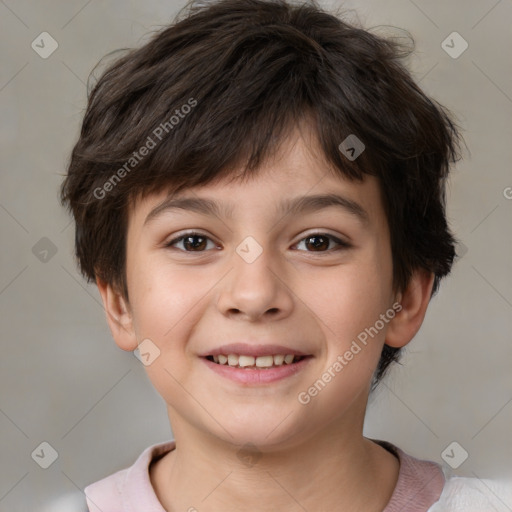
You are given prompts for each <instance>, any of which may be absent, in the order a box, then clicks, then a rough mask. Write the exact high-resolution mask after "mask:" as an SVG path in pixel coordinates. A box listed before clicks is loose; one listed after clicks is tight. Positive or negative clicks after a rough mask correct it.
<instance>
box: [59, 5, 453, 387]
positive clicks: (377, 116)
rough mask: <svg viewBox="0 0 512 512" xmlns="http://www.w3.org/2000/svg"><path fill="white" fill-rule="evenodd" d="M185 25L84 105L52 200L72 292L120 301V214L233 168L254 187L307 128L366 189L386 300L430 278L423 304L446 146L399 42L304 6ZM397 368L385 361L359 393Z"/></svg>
mask: <svg viewBox="0 0 512 512" xmlns="http://www.w3.org/2000/svg"><path fill="white" fill-rule="evenodd" d="M185 11H186V16H185V17H182V19H180V16H182V13H183V12H184V11H182V12H181V13H180V15H179V16H178V17H177V18H176V19H175V20H174V22H173V23H172V24H171V25H169V26H166V27H164V29H162V30H161V31H158V32H157V33H156V34H154V35H153V37H152V38H151V39H150V40H149V41H148V42H147V43H146V44H144V45H143V46H142V47H140V48H138V49H133V50H130V51H128V53H127V54H125V55H123V56H122V57H120V58H118V59H117V60H116V61H115V62H114V63H112V64H111V65H110V66H109V67H108V68H107V69H106V71H104V73H103V74H102V76H101V77H100V78H99V80H98V81H97V83H96V84H95V85H94V87H93V88H92V89H91V90H90V92H89V95H88V105H87V110H86V113H85V116H84V119H83V124H82V127H81V133H80V137H79V140H78V141H77V143H76V145H75V146H74V148H73V151H72V154H71V158H70V162H69V166H68V169H67V176H66V178H65V180H64V182H63V183H62V187H61V201H62V204H63V205H65V204H67V206H68V209H69V210H70V211H71V212H72V213H73V216H74V219H75V222H76V232H75V254H76V257H77V259H78V263H79V266H80V270H81V272H82V274H83V275H84V277H85V278H86V279H87V280H88V281H89V282H90V281H93V280H95V278H96V277H100V278H101V279H102V280H103V281H105V282H107V283H110V284H112V285H114V286H115V287H116V288H117V289H118V290H119V291H120V292H121V293H122V294H123V296H124V297H125V299H126V300H128V290H127V286H126V268H125V262H126V231H127V220H128V209H129V206H130V205H131V204H133V201H134V200H136V199H137V198H141V197H144V196H146V195H147V194H149V193H151V192H155V191H161V190H163V189H169V190H173V191H174V192H176V193H177V192H179V191H180V190H183V189H186V188H188V187H193V186H197V185H205V184H207V183H210V182H212V181H213V180H214V179H219V178H221V177H224V176H229V175H230V174H231V173H232V170H233V169H235V168H237V167H238V166H242V165H243V166H244V172H246V173H250V172H254V171H255V170H257V169H258V167H259V166H260V165H261V164H262V163H263V162H264V160H265V159H266V158H268V157H269V156H270V155H271V154H272V152H273V151H275V150H276V148H277V147H278V145H277V142H278V141H282V140H283V138H284V137H285V135H286V134H287V133H289V130H290V129H291V128H292V127H294V126H296V125H298V124H299V123H300V122H301V121H302V120H304V119H306V118H307V119H308V120H309V124H310V126H311V128H312V130H313V131H314V133H315V134H316V136H317V137H318V141H319V143H320V146H321V149H322V151H323V154H324V155H325V157H326V160H327V161H328V162H329V163H330V164H332V165H333V168H334V169H336V170H337V171H339V174H340V175H341V176H343V177H346V178H348V179H354V180H362V179H364V176H365V175H366V174H368V175H374V176H376V177H377V178H378V181H379V184H380V187H381V194H382V198H383V203H384V207H385V211H386V215H387V220H388V224H389V227H390V237H391V249H392V255H393V283H394V287H395V289H396V290H403V289H404V288H405V287H406V285H407V284H408V282H409V279H410V277H411V275H412V271H413V270H414V269H417V268H423V269H426V270H428V271H430V272H433V273H434V275H435V278H434V287H433V291H432V295H433V294H434V293H435V292H436V291H437V289H438V286H439V281H440V279H441V278H442V277H444V276H445V275H447V274H448V273H449V272H450V269H451V266H452V262H453V259H454V256H455V242H456V240H455V239H454V237H453V235H452V234H451V233H450V230H449V228H448V226H447V221H446V217H445V190H444V188H445V181H446V178H447V176H448V172H449V166H450V164H451V163H452V162H455V161H456V160H458V159H459V155H458V149H459V144H458V142H459V137H460V136H459V133H458V129H457V127H456V125H455V123H454V122H453V120H452V119H451V114H450V113H449V111H448V110H447V109H445V108H444V107H443V106H441V105H439V104H438V103H437V102H436V101H435V100H432V99H429V98H428V97H427V96H426V95H425V94H424V93H423V92H422V90H421V89H420V88H419V87H418V85H417V84H416V83H415V82H414V80H413V79H412V78H411V76H410V74H409V72H408V71H407V69H406V67H405V65H404V64H403V63H402V59H403V58H405V57H406V56H408V55H409V54H410V53H411V52H412V48H413V44H412V43H413V40H412V38H410V36H409V41H411V44H410V45H409V46H404V45H403V43H400V42H399V41H398V40H396V39H392V38H385V37H383V36H377V35H375V34H372V33H370V32H369V31H367V30H364V29H362V28H360V27H358V26H356V25H355V24H353V23H352V24H351V23H348V22H347V21H344V20H343V19H342V18H341V17H339V16H336V15H333V14H330V13H327V12H326V11H325V10H323V9H322V8H320V7H319V6H318V5H317V4H316V3H315V0H310V1H308V2H307V3H304V4H300V5H299V4H292V3H290V2H287V1H285V0H220V1H217V2H209V3H208V2H202V3H199V5H198V4H197V3H191V4H190V5H187V6H186V8H185ZM185 106H187V108H185ZM158 128H159V129H158ZM164 132H165V133H164ZM157 134H158V135H159V136H160V138H159V140H157V139H158V137H157ZM349 135H356V136H357V138H358V139H359V140H361V141H362V142H363V144H364V145H365V150H364V151H363V152H362V153H361V154H360V156H359V157H358V158H356V159H353V160H352V159H349V158H347V156H346V154H343V152H342V151H340V143H341V142H342V141H344V140H345V139H346V138H347V137H348V136H349ZM150 139H151V141H152V142H153V145H151V144H150ZM150 145H151V146H152V147H151V148H150V151H145V152H144V153H145V156H144V157H143V158H136V159H135V156H134V155H135V153H134V152H136V153H137V154H138V156H139V157H140V154H139V152H138V151H137V150H140V152H142V147H144V146H146V148H149V146H150ZM134 159H135V160H136V161H135V160H134ZM132 164H133V165H132ZM122 169H124V171H123V170H122ZM132 169H133V170H132ZM399 353H400V350H399V349H396V348H393V347H389V346H387V345H384V350H383V352H382V355H381V359H380V362H379V365H378V368H377V370H376V373H375V376H374V386H375V385H376V384H377V382H378V381H379V380H380V379H381V378H382V376H383V374H384V372H385V370H386V368H387V367H388V365H389V364H390V363H391V362H392V361H398V358H399ZM372 389H373V387H372Z"/></svg>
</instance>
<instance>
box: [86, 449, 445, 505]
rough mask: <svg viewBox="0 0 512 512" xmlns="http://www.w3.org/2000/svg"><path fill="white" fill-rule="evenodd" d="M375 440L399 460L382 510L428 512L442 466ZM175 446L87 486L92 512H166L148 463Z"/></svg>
mask: <svg viewBox="0 0 512 512" xmlns="http://www.w3.org/2000/svg"><path fill="white" fill-rule="evenodd" d="M374 441H375V442H377V443H379V444H380V445H381V446H383V447H384V448H386V449H387V450H388V451H391V452H392V453H393V452H394V454H395V455H396V456H398V458H399V461H400V471H399V474H398V481H397V484H396V487H395V490H394V492H393V495H392V496H391V499H390V501H389V503H388V504H387V506H386V508H385V509H384V511H383V512H404V511H405V510H406V511H407V512H427V511H428V510H429V509H430V507H431V506H432V505H433V504H434V503H436V502H438V500H439V498H440V496H441V493H442V492H443V488H444V486H445V476H444V473H443V470H442V468H441V466H440V465H439V464H437V463H435V462H430V461H426V460H420V459H416V458H414V457H412V456H410V455H407V454H406V453H404V452H403V451H402V450H401V449H400V448H397V447H396V446H394V445H393V444H391V443H388V442H386V441H378V440H374ZM175 446H176V445H175V441H168V442H165V443H160V444H154V445H152V446H149V447H148V448H146V449H145V450H144V451H143V452H142V453H141V454H140V456H139V457H138V459H137V460H136V461H135V463H134V464H133V465H132V466H130V467H129V468H125V469H122V470H120V471H118V472H116V473H113V474H112V475H110V476H107V477H105V478H103V479H102V480H99V481H97V482H95V483H93V484H91V485H89V486H87V487H86V488H85V489H84V491H85V494H86V498H87V505H88V506H89V510H90V512H166V511H165V509H164V508H163V506H162V504H161V503H160V501H159V500H158V498H157V496H156V494H155V491H154V489H153V487H152V485H151V480H150V477H149V465H150V463H151V461H152V460H153V459H155V458H158V457H160V456H163V455H165V454H166V453H168V452H169V451H171V450H173V449H174V448H175ZM443 510H444V509H443ZM446 510H449V509H446Z"/></svg>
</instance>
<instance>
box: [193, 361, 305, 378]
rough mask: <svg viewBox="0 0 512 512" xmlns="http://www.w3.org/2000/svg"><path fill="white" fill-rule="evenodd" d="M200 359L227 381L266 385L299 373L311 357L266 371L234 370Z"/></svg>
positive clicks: (233, 368)
mask: <svg viewBox="0 0 512 512" xmlns="http://www.w3.org/2000/svg"><path fill="white" fill-rule="evenodd" d="M201 359H202V360H203V361H204V362H205V363H206V364H207V365H208V367H209V368H211V369H212V370H213V371H214V372H216V373H217V374H219V375H221V376H222V377H225V378H227V379H231V380H233V381H235V382H239V383H241V384H266V383H267V382H276V381H278V380H281V379H284V378H286V377H290V376H291V375H294V374H296V373H297V372H300V371H301V370H302V369H303V368H304V367H305V366H306V365H307V364H308V363H309V360H310V359H311V356H308V357H305V358H304V359H301V360H300V361H299V362H297V363H292V364H283V365H281V366H276V367H274V368H268V369H266V370H256V369H252V368H249V369H243V368H235V367H233V366H229V365H227V364H217V363H214V362H213V361H210V360H208V359H206V358H205V357H202V358H201Z"/></svg>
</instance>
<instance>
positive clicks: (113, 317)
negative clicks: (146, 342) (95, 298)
mask: <svg viewBox="0 0 512 512" xmlns="http://www.w3.org/2000/svg"><path fill="white" fill-rule="evenodd" d="M96 285H97V286H98V290H99V292H100V294H101V298H102V300H103V306H104V308H105V312H106V315H107V323H108V326H109V328H110V332H111V333H112V337H113V338H114V340H115V342H116V344H117V345H118V346H119V348H122V349H123V350H126V351H133V350H135V349H136V348H137V347H138V342H137V336H136V334H135V329H134V327H133V319H132V314H131V311H130V307H129V304H127V302H126V301H125V300H124V298H123V297H122V295H121V293H120V292H118V291H117V290H115V289H114V287H113V286H112V285H110V284H107V283H105V282H104V281H102V280H101V279H100V278H96Z"/></svg>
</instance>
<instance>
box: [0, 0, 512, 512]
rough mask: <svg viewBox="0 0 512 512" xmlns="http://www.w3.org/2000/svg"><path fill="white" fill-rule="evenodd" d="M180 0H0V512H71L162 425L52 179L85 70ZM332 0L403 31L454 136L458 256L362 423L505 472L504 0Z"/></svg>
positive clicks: (380, 434) (509, 178) (510, 94)
mask: <svg viewBox="0 0 512 512" xmlns="http://www.w3.org/2000/svg"><path fill="white" fill-rule="evenodd" d="M322 3H323V5H325V6H331V5H332V6H336V7H340V6H341V5H342V4H341V3H339V2H334V1H331V2H322ZM183 5H184V2H182V1H177V0H174V1H157V0H144V1H142V0H132V1H124V2H121V1H119V0H111V1H99V0H90V1H89V2H86V1H83V0H72V1H69V0H68V1H66V2H64V1H63V0H62V1H57V0H48V1H46V2H35V1H34V0H31V1H28V0H19V1H14V0H5V1H0V41H1V52H0V56H1V67H0V119H1V124H0V135H1V137H0V144H1V157H0V158H1V160H0V161H1V187H0V229H1V240H2V250H1V253H0V254H1V269H0V315H1V317H0V318H1V326H2V342H1V343H2V344H1V349H2V350H1V357H0V369H1V371H0V389H1V396H0V512H7V511H9V512H16V511H26V510H45V511H50V510H51V511H53V512H58V511H62V510H68V511H69V510H72V505H71V502H72V500H73V499H74V497H77V498H78V499H79V498H80V497H82V498H83V494H82V493H81V489H83V488H84V487H85V486H86V485H88V484H90V483H91V482H93V481H96V480H99V479H100V478H103V477H104V476H106V475H108V474H111V473H113V472H115V471H117V470H119V469H121V468H124V467H127V466H128V465H131V464H132V463H133V462H134V460H135V458H136V457H137V456H138V455H139V454H140V453H141V452H142V450H143V449H144V448H146V447H147V446H149V445H150V444H153V443H157V442H162V441H165V440H167V439H170V438H171V437H172V433H171V431H170V427H169V423H168V418H167V414H166V411H165V404H164V402H163V400H162V399H161V398H160V396H159V395H158V394H157V392H156V391H155V390H154V389H153V388H152V386H151V383H150V382H149V380H148V378H147V377H146V374H145V370H144V367H143V365H142V364H141V363H140V362H139V361H138V359H136V357H134V355H133V354H131V353H127V352H124V351H122V350H121V349H119V348H117V346H116V345H115V343H114V341H113V340H112V338H111V335H110V331H109V330H108V327H107V324H106V320H105V314H104V310H103V307H102V305H101V301H100V296H99V293H98V291H97V290H96V288H95V287H94V286H92V285H90V286H88V285H86V284H85V282H84V281H83V279H82V278H81V277H80V275H79V274H78V273H77V269H76V267H75V263H74V260H73V256H72V252H73V237H74V229H73V225H72V224H71V223H70V218H69V217H68V216H67V214H66V212H65V211H64V210H63V209H62V208H61V207H60V204H59V202H58V199H57V190H58V186H59V184H60V182H61V180H62V175H63V174H64V172H65V167H66V163H67V160H68V157H69V153H70V151H71V149H72V146H73V144H74V142H75V141H76V138H77V137H78V130H79V126H80V122H81V116H82V115H83V109H84V107H85V100H86V87H85V83H86V81H87V77H88V74H89V72H90V71H91V70H92V68H93V67H94V65H95V64H96V63H97V62H98V61H99V59H100V58H101V57H102V56H104V55H105V54H106V53H108V52H110V51H112V50H115V49H118V48H123V47H133V46H139V45H141V44H142V43H144V42H145V40H146V38H147V34H148V33H149V32H150V31H152V30H157V29H158V28H159V27H160V26H161V25H163V24H165V23H167V22H168V21H170V20H171V18H172V17H173V16H174V14H175V13H176V12H177V11H178V9H179V8H180V7H182V6H183ZM344 5H345V6H346V7H348V8H353V9H355V10H356V11H357V16H358V17H359V19H360V21H361V23H363V25H364V26H366V27H372V26H376V25H386V24H387V25H393V26H396V27H403V28H405V29H407V30H409V31H410V32H411V34H412V35H413V37H414V38H415V40H416V43H417V50H416V54H415V55H414V57H413V58H411V59H410V66H411V69H412V71H413V73H414V76H415V77H416V79H417V80H418V81H419V82H420V85H421V86H422V87H423V89H424V90H425V91H426V92H427V93H429V94H431V95H432V96H434V97H435V98H436V99H437V100H438V101H439V102H441V103H442V104H444V105H446V106H447V107H448V108H449V109H451V110H452V111H453V112H454V113H455V114H456V115H457V119H458V122H459V124H460V125H461V127H462V128H463V130H464V132H463V135H464V137H465V140H466V143H467V146H468V148H469V151H467V150H466V151H465V152H464V155H463V156H464V160H463V161H461V162H459V163H458V164H457V166H456V168H455V169H454V171H453V174H452V178H451V180H450V184H449V189H448V215H449V221H450V223H451V226H452V228H453V230H454V231H455V233H456V235H457V236H458V237H460V238H461V239H462V240H463V243H464V246H463V247H461V250H462V252H463V253H464V255H463V257H462V258H461V259H460V260H459V261H457V263H456V264H455V266H454V269H453V272H452V274H451V275H450V276H449V277H448V278H447V279H446V280H445V281H444V282H443V283H442V286H441V290H440V292H439V294H438V295H437V296H436V297H435V298H434V299H433V301H432V302H431V305H430V307H429V310H428V313H427V316H426V319H425V322H424V325H423V326H422V328H421V330H420V332H419V334H418V335H417V336H416V338H415V340H413V342H412V343H411V344H410V345H409V346H408V348H407V350H406V353H405V357H404V359H403V366H398V365H396V366H395V367H394V369H393V370H392V371H391V374H390V376H389V378H387V379H386V380H385V381H384V382H383V383H382V384H381V387H380V390H379V391H378V392H376V393H375V394H374V395H372V397H371V398H370V406H369V410H368V415H367V419H366V424H365V435H367V436H368V437H373V438H378V439H387V440H389V441H391V442H394V443H395V444H397V445H398V446H400V447H401V448H402V449H403V450H405V451H406V452H408V453H410V454H412V455H414V456H416V457H420V458H427V459H430V460H434V461H436V462H439V463H442V464H445V462H444V461H443V458H442V456H441V454H442V453H443V450H444V449H445V448H446V447H447V446H448V445H449V444H450V443H452V442H453V441H456V442H457V443H458V444H459V445H460V446H461V447H462V448H463V449H465V450H466V451H467V452H468V454H469V456H468V458H467V460H466V461H465V462H464V463H463V464H461V466H460V467H459V468H458V469H456V470H455V471H454V472H455V473H456V474H459V475H463V476H472V477H475V478H479V479H494V478H499V477H503V476H506V477H508V478H511V477H512V474H511V473H512V470H511V465H512V464H511V462H510V461H511V460H512V442H511V431H512V429H511V426H512V403H511V401H512V377H511V362H512V343H511V337H512V336H511V333H512V314H511V313H512V258H511V255H512V236H511V225H512V222H511V221H512V188H510V187H512V173H511V170H510V169H511V167H510V162H511V161H512V149H511V148H512V144H511V141H510V134H511V133H512V73H511V67H510V49H511V42H512V29H511V27H512V23H511V20H512V1H510V0H501V1H496V0H485V1H483V0H479V1H477V0H472V1H467V0H458V1H441V0H437V1H430V2H427V1H425V0H415V1H412V0H389V1H386V2H382V1H381V2H378V1H377V0H373V1H372V0H359V1H347V2H344ZM354 16H356V13H355V12H350V13H349V19H353V17H354ZM43 31H46V32H49V33H50V34H51V36H52V37H53V38H54V39H55V40H56V41H57V42H58V48H57V50H56V51H55V52H54V53H53V54H52V55H51V56H49V57H48V58H47V59H43V58H41V57H40V56H39V55H38V54H37V53H36V52H35V51H34V50H33V49H32V48H31V43H32V41H33V40H35V39H36V38H37V36H38V35H39V34H40V33H41V32H43ZM453 31H456V32H458V33H459V34H460V35H461V36H462V37H463V38H464V39H465V40H466V41H467V43H468V44H469V47H468V49H467V50H466V51H465V52H464V53H462V54H461V55H460V56H459V57H458V58H452V57H451V56H449V55H448V54H447V53H446V52H445V50H444V49H443V48H442V46H441V43H442V42H443V41H444V40H445V39H446V38H447V36H448V35H449V34H451V33H452V32H453ZM459 43H460V41H458V42H456V43H454V45H455V49H457V48H460V46H457V45H459ZM450 44H451V43H450ZM41 239H43V240H42V241H41ZM46 239H49V240H50V241H51V244H50V243H49V242H48V240H46ZM37 244H38V245H37ZM52 244H53V245H52ZM53 246H54V247H53ZM34 247H35V249H34ZM52 249H53V252H54V251H55V250H56V253H55V254H53V253H52ZM44 250H48V251H49V252H48V253H47V254H45V253H44ZM43 441H46V442H48V443H49V444H50V445H51V446H52V447H53V448H54V449H55V450H56V451H57V452H58V458H57V460H56V461H55V462H54V463H53V464H52V465H51V466H50V467H49V468H48V469H42V468H41V467H40V466H39V465H38V464H36V462H35V461H34V460H33V459H32V457H31V454H32V453H33V452H34V450H36V448H38V446H39V445H40V443H42V442H43ZM39 451H40V449H39ZM46 453H48V451H47V452H46ZM452 453H453V454H454V457H460V456H461V454H462V453H463V452H462V451H461V448H459V447H456V448H455V450H454V452H452ZM450 454H451V453H450ZM482 486H483V487H482V488H483V489H484V490H485V486H484V482H482ZM491 495H492V496H491ZM490 496H491V497H492V499H493V500H494V502H493V503H494V506H495V509H496V510H505V511H506V510H508V511H512V502H510V500H509V499H508V498H505V497H504V496H501V497H500V496H499V493H498V494H494V493H490ZM507 500H508V501H507Z"/></svg>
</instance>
